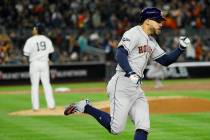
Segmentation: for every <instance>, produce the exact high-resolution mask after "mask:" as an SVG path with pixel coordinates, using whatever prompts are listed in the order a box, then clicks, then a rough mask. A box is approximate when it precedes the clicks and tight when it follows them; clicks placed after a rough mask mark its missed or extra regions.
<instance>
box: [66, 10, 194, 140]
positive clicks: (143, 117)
mask: <svg viewBox="0 0 210 140" xmlns="http://www.w3.org/2000/svg"><path fill="white" fill-rule="evenodd" d="M139 16H140V21H139V25H137V26H135V27H133V28H131V29H129V30H128V31H126V32H125V33H124V35H123V37H122V39H121V41H120V42H119V44H118V48H117V52H116V59H117V62H118V65H117V68H116V74H115V75H114V76H113V77H112V78H111V80H110V81H109V83H108V86H107V93H108V96H109V101H110V114H109V113H106V112H103V111H101V110H99V109H96V108H94V107H93V106H91V103H90V101H89V100H87V99H86V100H82V101H80V102H77V103H74V104H70V105H69V106H68V107H66V109H65V110H64V114H65V115H70V114H73V113H74V112H83V113H86V114H89V115H91V116H93V117H94V118H95V119H96V120H97V121H98V122H99V123H100V124H101V125H102V126H103V127H105V128H106V129H107V130H108V131H109V132H110V133H111V134H119V133H120V132H122V131H123V130H124V128H125V124H126V122H127V118H128V116H129V117H130V118H131V119H132V122H133V124H134V125H135V132H134V140H147V135H148V133H149V132H150V118H149V106H148V102H147V99H146V97H145V95H144V91H143V90H142V89H141V81H142V78H143V77H144V75H143V71H144V69H145V67H146V66H147V63H148V60H149V59H150V58H152V59H153V60H154V61H157V62H158V63H160V64H162V65H164V66H168V65H170V64H171V63H173V62H175V61H176V60H177V58H178V57H179V56H180V55H181V54H182V52H184V50H185V48H186V47H188V46H189V43H190V40H189V38H187V37H180V40H179V41H180V42H179V44H180V45H179V46H178V47H177V48H176V49H175V50H174V51H173V52H171V53H168V54H167V53H165V52H164V51H163V50H162V49H161V48H160V46H159V45H158V43H157V42H156V40H155V39H154V38H153V37H152V36H153V35H158V34H159V33H160V32H161V27H162V22H163V21H164V20H165V19H164V17H163V16H162V15H161V11H160V10H159V9H157V8H154V7H150V8H145V9H144V10H142V11H141V13H140V15H139ZM84 123H85V122H84Z"/></svg>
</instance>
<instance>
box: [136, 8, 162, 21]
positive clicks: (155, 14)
mask: <svg viewBox="0 0 210 140" xmlns="http://www.w3.org/2000/svg"><path fill="white" fill-rule="evenodd" d="M146 19H151V20H155V21H158V22H160V21H165V18H164V17H163V16H162V13H161V10H159V9H158V8H155V7H148V8H145V9H143V10H142V11H141V13H140V19H139V20H140V23H143V22H144V21H145V20H146Z"/></svg>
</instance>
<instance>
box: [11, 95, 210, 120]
mask: <svg viewBox="0 0 210 140" xmlns="http://www.w3.org/2000/svg"><path fill="white" fill-rule="evenodd" d="M148 101H149V106H150V112H151V113H155V114H172V113H187V112H188V113H189V112H210V101H209V100H205V99H197V98H191V97H183V96H168V97H167V96H159V97H148ZM93 106H94V107H96V108H99V109H101V110H103V111H106V112H109V101H101V102H94V103H93ZM63 111H64V107H57V108H56V109H54V110H49V109H40V110H39V111H36V112H34V111H32V110H23V111H18V112H12V113H10V115H22V116H44V115H45V116H49V115H63Z"/></svg>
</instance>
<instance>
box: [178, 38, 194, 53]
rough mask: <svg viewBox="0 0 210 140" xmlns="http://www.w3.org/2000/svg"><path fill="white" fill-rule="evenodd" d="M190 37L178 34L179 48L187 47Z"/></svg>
mask: <svg viewBox="0 0 210 140" xmlns="http://www.w3.org/2000/svg"><path fill="white" fill-rule="evenodd" d="M190 45H191V43H190V39H189V38H188V37H186V36H180V37H179V48H180V49H181V50H185V49H186V48H187V47H190Z"/></svg>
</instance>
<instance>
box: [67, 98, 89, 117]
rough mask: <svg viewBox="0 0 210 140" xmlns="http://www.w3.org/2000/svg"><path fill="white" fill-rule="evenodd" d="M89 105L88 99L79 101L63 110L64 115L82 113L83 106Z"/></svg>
mask: <svg viewBox="0 0 210 140" xmlns="http://www.w3.org/2000/svg"><path fill="white" fill-rule="evenodd" d="M86 105H90V101H89V100H88V99H86V100H82V101H79V102H77V103H73V104H70V105H69V106H67V107H66V108H65V110H64V115H66V116H67V115H70V114H74V113H76V112H80V113H83V112H84V111H85V106H86Z"/></svg>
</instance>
